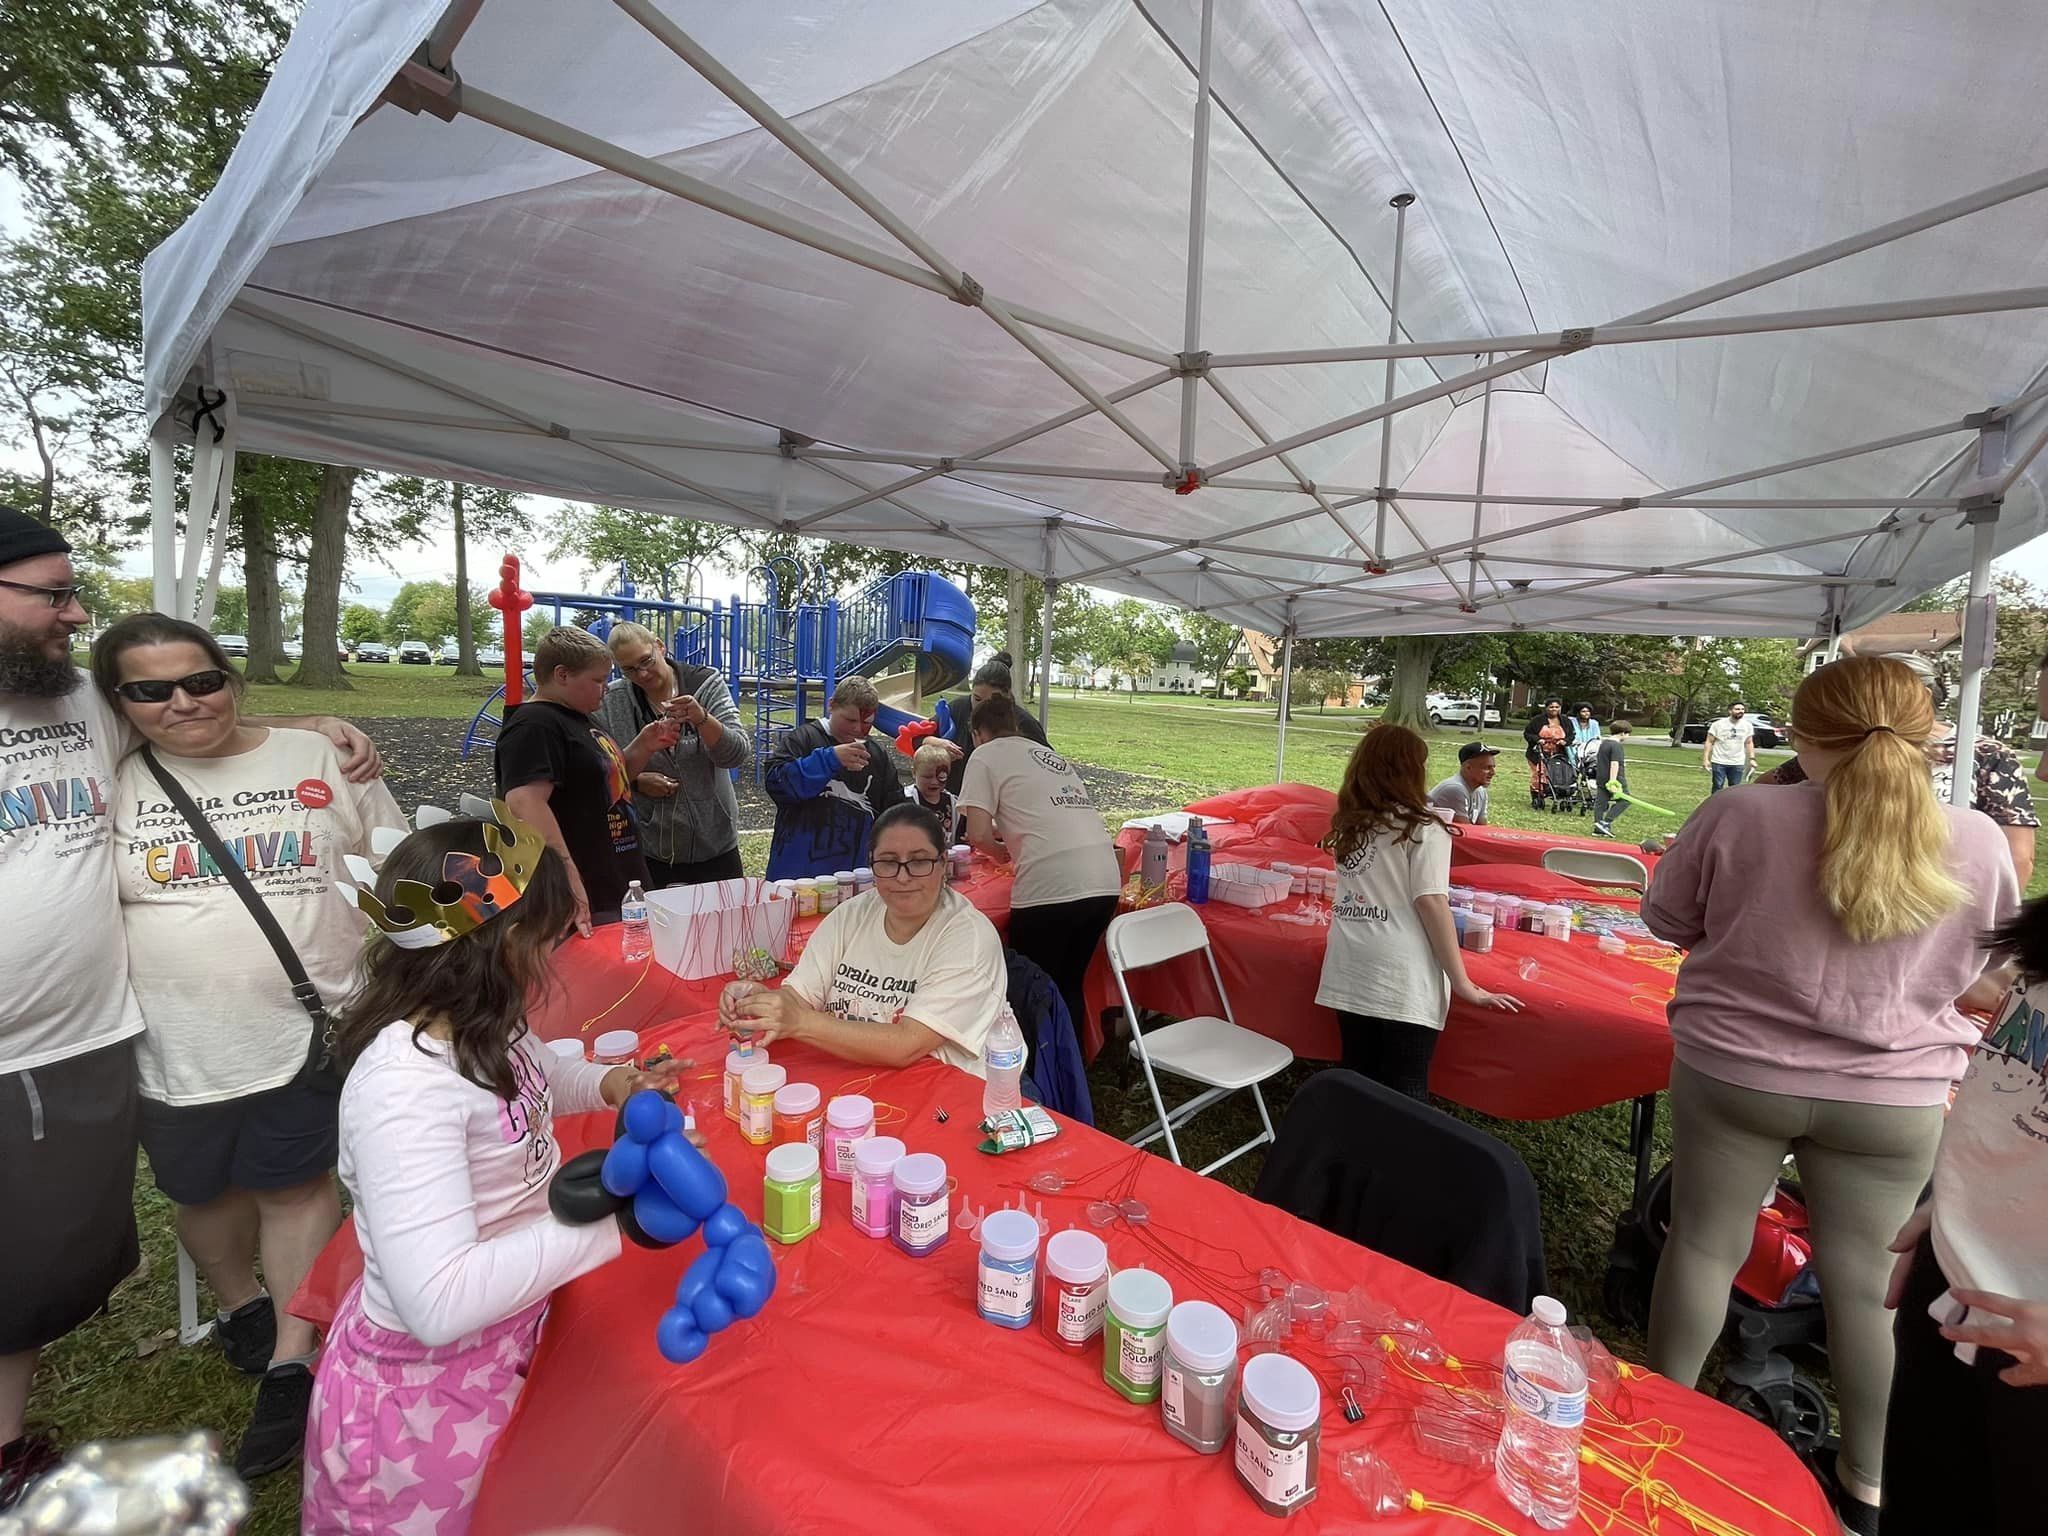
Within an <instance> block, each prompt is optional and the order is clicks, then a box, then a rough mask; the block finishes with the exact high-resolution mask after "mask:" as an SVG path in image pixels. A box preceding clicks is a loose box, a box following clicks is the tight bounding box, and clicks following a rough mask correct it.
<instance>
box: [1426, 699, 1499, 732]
mask: <svg viewBox="0 0 2048 1536" xmlns="http://www.w3.org/2000/svg"><path fill="white" fill-rule="evenodd" d="M1423 707H1424V708H1426V709H1427V710H1428V711H1429V723H1430V724H1431V725H1462V726H1466V727H1469V728H1470V729H1472V730H1477V729H1478V728H1479V726H1480V723H1481V721H1482V719H1483V720H1484V722H1485V723H1486V724H1487V725H1499V724H1500V711H1499V710H1497V709H1495V708H1494V707H1493V706H1492V705H1490V704H1488V705H1485V706H1483V707H1482V706H1481V704H1480V702H1479V700H1477V699H1453V698H1450V697H1448V696H1447V695H1445V694H1441V693H1432V694H1430V695H1429V696H1428V697H1427V698H1426V699H1424V700H1423Z"/></svg>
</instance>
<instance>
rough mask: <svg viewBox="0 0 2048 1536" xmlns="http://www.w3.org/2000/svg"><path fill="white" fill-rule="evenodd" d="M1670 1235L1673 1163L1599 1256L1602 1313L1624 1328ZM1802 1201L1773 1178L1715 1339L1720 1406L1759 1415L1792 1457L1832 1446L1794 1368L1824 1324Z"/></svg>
mask: <svg viewBox="0 0 2048 1536" xmlns="http://www.w3.org/2000/svg"><path fill="white" fill-rule="evenodd" d="M1670 1231H1671V1166H1670V1164H1668V1163H1667V1164H1666V1165H1665V1166H1664V1167H1663V1168H1662V1169H1661V1170H1660V1171H1659V1172H1658V1174H1657V1176H1656V1177H1655V1178H1654V1179H1652V1180H1650V1182H1649V1184H1648V1186H1647V1187H1645V1188H1644V1189H1643V1190H1642V1192H1641V1194H1640V1196H1639V1198H1638V1199H1637V1200H1636V1202H1635V1205H1634V1208H1633V1209H1631V1210H1630V1211H1629V1212H1628V1213H1627V1214H1625V1215H1624V1216H1623V1217H1622V1218H1621V1220H1620V1221H1619V1222H1617V1223H1616V1224H1615V1229H1614V1246H1613V1247H1611V1248H1610V1249H1608V1251H1607V1278H1606V1282H1605V1285H1604V1286H1603V1294H1602V1298H1601V1299H1602V1301H1603V1302H1604V1303H1605V1304H1606V1309H1607V1315H1608V1316H1609V1317H1611V1318H1613V1319H1614V1320H1615V1321H1616V1322H1618V1323H1621V1324H1623V1325H1624V1326H1626V1327H1630V1328H1643V1327H1645V1326H1647V1324H1648V1321H1649V1316H1650V1289H1651V1286H1652V1285H1653V1284H1654V1282H1655V1280H1656V1277H1657V1261H1658V1259H1659V1258H1660V1257H1661V1256H1662V1254H1663V1251H1664V1243H1665V1240H1666V1238H1667V1237H1668V1236H1669V1235H1670ZM1812 1257H1813V1244H1812V1241H1811V1239H1810V1238H1809V1237H1808V1235H1807V1218H1806V1202H1805V1200H1804V1198H1803V1197H1802V1195H1801V1193H1800V1189H1799V1185H1798V1184H1797V1183H1796V1182H1795V1181H1794V1180H1793V1179H1792V1178H1789V1177H1787V1178H1781V1179H1779V1181H1778V1186H1777V1188H1776V1190H1775V1191H1774V1192H1773V1193H1772V1196H1771V1200H1770V1203H1769V1204H1767V1205H1765V1206H1764V1207H1763V1208H1762V1209H1761V1210H1760V1211H1758V1212H1757V1218H1756V1238H1755V1240H1754V1242H1752V1244H1751V1245H1750V1250H1749V1258H1748V1260H1747V1261H1746V1262H1745V1263H1744V1264H1743V1266H1742V1268H1741V1269H1740V1270H1738V1271H1737V1272H1736V1275H1735V1286H1734V1289H1733V1290H1731V1291H1730V1292H1729V1296H1728V1320H1727V1323H1726V1325H1725V1326H1724V1328H1723V1331H1722V1334H1721V1343H1722V1346H1723V1348H1724V1350H1725V1351H1726V1353H1725V1356H1724V1358H1723V1361H1722V1367H1721V1388H1720V1398H1721V1401H1722V1402H1724V1403H1727V1404H1728V1405H1729V1406H1730V1407H1732V1408H1735V1409H1738V1410H1740V1411H1741V1412H1743V1413H1746V1414H1748V1415H1749V1416H1750V1417H1751V1418H1753V1419H1759V1420H1761V1421H1762V1422H1763V1423H1765V1424H1768V1425H1769V1426H1770V1427H1771V1428H1772V1430H1774V1431H1775V1432H1776V1433H1777V1435H1778V1438H1779V1439H1781V1440H1783V1441H1784V1442H1785V1443H1786V1444H1787V1445H1789V1446H1790V1447H1791V1448H1792V1449H1793V1450H1795V1451H1797V1452H1799V1453H1800V1455H1802V1456H1804V1457H1807V1458H1813V1457H1814V1456H1816V1455H1817V1454H1818V1453H1820V1452H1822V1451H1826V1450H1831V1449H1832V1448H1833V1446H1834V1437H1833V1435H1832V1434H1831V1433H1830V1427H1829V1425H1830V1421H1829V1416H1828V1404H1827V1399H1826V1397H1824V1396H1823V1395H1822V1393H1821V1389H1820V1387H1819V1385H1818V1384H1817V1383H1815V1382H1814V1380H1813V1379H1812V1378H1811V1377H1809V1376H1807V1375H1806V1374H1805V1373H1803V1372H1802V1371H1800V1370H1799V1369H1798V1368H1797V1367H1796V1366H1795V1365H1794V1364H1793V1357H1794V1355H1815V1354H1820V1355H1824V1354H1825V1353H1826V1350H1827V1322H1826V1319H1825V1317H1824V1315H1823V1313H1822V1311H1821V1305H1820V1285H1819V1283H1818V1281H1817V1279H1816V1278H1815V1276H1814V1273H1813V1270H1812V1267H1811V1260H1812Z"/></svg>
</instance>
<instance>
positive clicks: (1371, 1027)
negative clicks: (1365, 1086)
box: [1337, 1010, 1443, 1104]
mask: <svg viewBox="0 0 2048 1536" xmlns="http://www.w3.org/2000/svg"><path fill="white" fill-rule="evenodd" d="M1337 1028H1338V1031H1339V1032H1340V1033H1341V1034H1342V1035H1343V1037H1344V1065H1345V1066H1347V1067H1349V1068H1350V1069H1351V1070H1352V1071H1353V1072H1356V1073H1358V1074H1359V1075H1360V1076H1361V1077H1369V1078H1371V1079H1372V1080H1373V1081H1374V1082H1376V1083H1383V1084H1385V1085H1386V1086H1387V1087H1389V1088H1391V1089H1393V1090H1394V1092H1396V1093H1405V1094H1406V1095H1408V1097H1409V1098H1411V1099H1414V1100H1416V1101H1417V1102H1419V1103H1423V1104H1427V1103H1428V1102H1429V1060H1430V1058H1431V1057H1432V1056H1434V1055H1435V1054H1436V1042H1437V1037H1438V1036H1439V1035H1441V1034H1442V1033H1443V1031H1442V1030H1440V1029H1431V1028H1429V1027H1428V1026H1427V1025H1423V1024H1408V1023H1404V1022H1402V1021H1401V1020H1399V1019H1376V1018H1373V1017H1371V1016H1370V1015H1368V1014H1363V1013H1345V1012H1343V1011H1342V1010H1339V1011H1338V1014H1337Z"/></svg>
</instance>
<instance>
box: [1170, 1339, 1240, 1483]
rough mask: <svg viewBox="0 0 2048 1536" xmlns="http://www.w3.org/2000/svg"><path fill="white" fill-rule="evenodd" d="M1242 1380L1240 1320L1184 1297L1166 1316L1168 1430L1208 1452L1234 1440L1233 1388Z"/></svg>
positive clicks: (1217, 1449)
mask: <svg viewBox="0 0 2048 1536" xmlns="http://www.w3.org/2000/svg"><path fill="white" fill-rule="evenodd" d="M1236 1382H1237V1324H1236V1323H1233V1322H1232V1321H1231V1320H1230V1314H1229V1313H1228V1312H1225V1311H1224V1310H1223V1309H1222V1308H1221V1307H1219V1306H1215V1305H1212V1304H1211V1303H1209V1302H1206V1301H1183V1302H1181V1303H1180V1304H1179V1305H1177V1306H1176V1307H1175V1308H1174V1309H1173V1311H1171V1312H1170V1313H1168V1314H1167V1317H1166V1360H1165V1366H1164V1374H1163V1376H1162V1379H1161V1384H1160V1391H1159V1407H1160V1413H1161V1414H1162V1416H1163V1417H1164V1418H1165V1421H1166V1432H1167V1433H1168V1434H1169V1435H1171V1436H1173V1438H1174V1439H1176V1440H1178V1441H1180V1442H1181V1443H1182V1444H1183V1445H1191V1446H1193V1447H1194V1448H1195V1449H1196V1450H1198V1451H1200V1452H1201V1453H1202V1454H1203V1455H1204V1456H1213V1455H1215V1454H1216V1453H1217V1452H1218V1451H1220V1450H1222V1449H1223V1447H1224V1446H1226V1445H1228V1444H1229V1443H1230V1434H1231V1425H1230V1389H1231V1387H1232V1386H1234V1385H1235V1384H1236Z"/></svg>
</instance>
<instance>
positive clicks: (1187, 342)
mask: <svg viewBox="0 0 2048 1536" xmlns="http://www.w3.org/2000/svg"><path fill="white" fill-rule="evenodd" d="M1215 24H1216V0H1202V45H1201V54H1200V61H1199V64H1198V65H1197V68H1196V72H1195V163H1194V170H1193V172H1192V175H1191V177H1190V181H1189V185H1188V285H1187V324H1186V328H1185V330H1184V332H1183V337H1184V340H1183V342H1182V351H1181V358H1180V366H1181V377H1180V472H1181V474H1182V475H1183V476H1184V477H1185V476H1187V475H1191V474H1193V473H1194V470H1195V421H1196V415H1197V411H1198V405H1197V402H1198V401H1199V399H1200V398H1201V390H1202V377H1201V374H1200V373H1199V372H1197V371H1196V364H1197V349H1198V348H1199V347H1200V346H1201V344H1202V339H1201V338H1202V244H1203V239H1204V237H1205V235H1206V233H1207V226H1208V213H1209V60H1210V51H1211V50H1210V39H1211V36H1212V34H1213V33H1214V31H1215Z"/></svg>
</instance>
